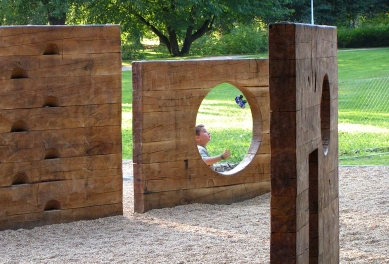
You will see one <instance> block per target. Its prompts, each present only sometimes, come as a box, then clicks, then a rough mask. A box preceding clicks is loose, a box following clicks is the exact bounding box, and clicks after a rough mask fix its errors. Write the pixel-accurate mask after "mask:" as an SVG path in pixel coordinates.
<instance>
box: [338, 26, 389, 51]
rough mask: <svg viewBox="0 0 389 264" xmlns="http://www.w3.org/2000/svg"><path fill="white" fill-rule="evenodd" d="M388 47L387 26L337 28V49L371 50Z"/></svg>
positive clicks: (388, 29) (388, 32)
mask: <svg viewBox="0 0 389 264" xmlns="http://www.w3.org/2000/svg"><path fill="white" fill-rule="evenodd" d="M388 46H389V25H377V26H366V27H360V28H353V29H350V28H339V29H338V47H339V48H373V47H388Z"/></svg>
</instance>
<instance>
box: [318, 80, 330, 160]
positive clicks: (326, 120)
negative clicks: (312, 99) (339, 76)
mask: <svg viewBox="0 0 389 264" xmlns="http://www.w3.org/2000/svg"><path fill="white" fill-rule="evenodd" d="M320 125H321V140H322V145H323V151H324V155H327V153H328V146H329V144H330V131H331V95H330V83H329V81H328V76H327V75H325V76H324V80H323V88H322V95H321V104H320Z"/></svg>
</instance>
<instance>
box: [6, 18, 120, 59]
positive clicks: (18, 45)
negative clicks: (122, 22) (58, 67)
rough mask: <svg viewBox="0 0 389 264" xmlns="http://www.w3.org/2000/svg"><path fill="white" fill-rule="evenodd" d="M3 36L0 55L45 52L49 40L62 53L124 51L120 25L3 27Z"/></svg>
mask: <svg viewBox="0 0 389 264" xmlns="http://www.w3.org/2000/svg"><path fill="white" fill-rule="evenodd" d="M21 36H23V37H21ZM0 38H1V40H2V41H1V44H0V56H10V55H11V56H12V55H22V56H34V55H42V54H43V52H44V50H45V48H46V46H47V44H50V43H54V44H56V45H57V46H58V49H59V52H60V55H63V54H95V53H120V52H121V44H120V26H119V25H95V26H89V25H88V26H28V27H26V26H12V27H2V28H1V30H0Z"/></svg>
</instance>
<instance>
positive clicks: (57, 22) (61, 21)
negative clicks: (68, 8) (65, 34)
mask: <svg viewBox="0 0 389 264" xmlns="http://www.w3.org/2000/svg"><path fill="white" fill-rule="evenodd" d="M65 22H66V13H62V16H61V17H60V18H58V17H54V16H50V15H49V23H50V25H65Z"/></svg>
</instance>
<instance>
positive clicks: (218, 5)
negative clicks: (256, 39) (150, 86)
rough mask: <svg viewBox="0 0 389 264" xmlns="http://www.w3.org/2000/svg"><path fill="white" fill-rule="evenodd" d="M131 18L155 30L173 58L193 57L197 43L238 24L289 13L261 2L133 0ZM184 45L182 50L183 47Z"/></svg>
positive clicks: (130, 2) (246, 0)
mask: <svg viewBox="0 0 389 264" xmlns="http://www.w3.org/2000/svg"><path fill="white" fill-rule="evenodd" d="M121 3H122V4H124V5H125V4H127V5H128V11H129V15H132V16H133V17H135V18H136V19H137V20H138V21H140V22H141V23H142V24H143V25H144V26H145V27H146V28H147V29H149V30H151V31H152V32H153V33H154V34H155V35H156V36H157V37H158V38H159V41H160V43H161V44H163V45H165V46H166V47H167V49H168V51H169V53H170V54H171V55H172V56H185V55H188V54H189V51H190V47H191V45H192V43H193V42H194V41H196V40H197V39H199V38H200V37H202V36H204V35H205V34H207V33H209V32H211V31H213V30H217V29H220V30H221V29H223V30H227V31H228V30H231V29H232V28H233V26H234V24H236V23H251V22H252V21H253V20H254V19H260V20H262V21H264V22H268V20H269V19H273V18H275V17H278V15H280V14H283V13H285V12H286V10H285V9H283V8H282V6H281V3H280V2H279V1H271V0H265V1H258V0H131V1H121ZM180 45H181V47H180Z"/></svg>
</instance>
